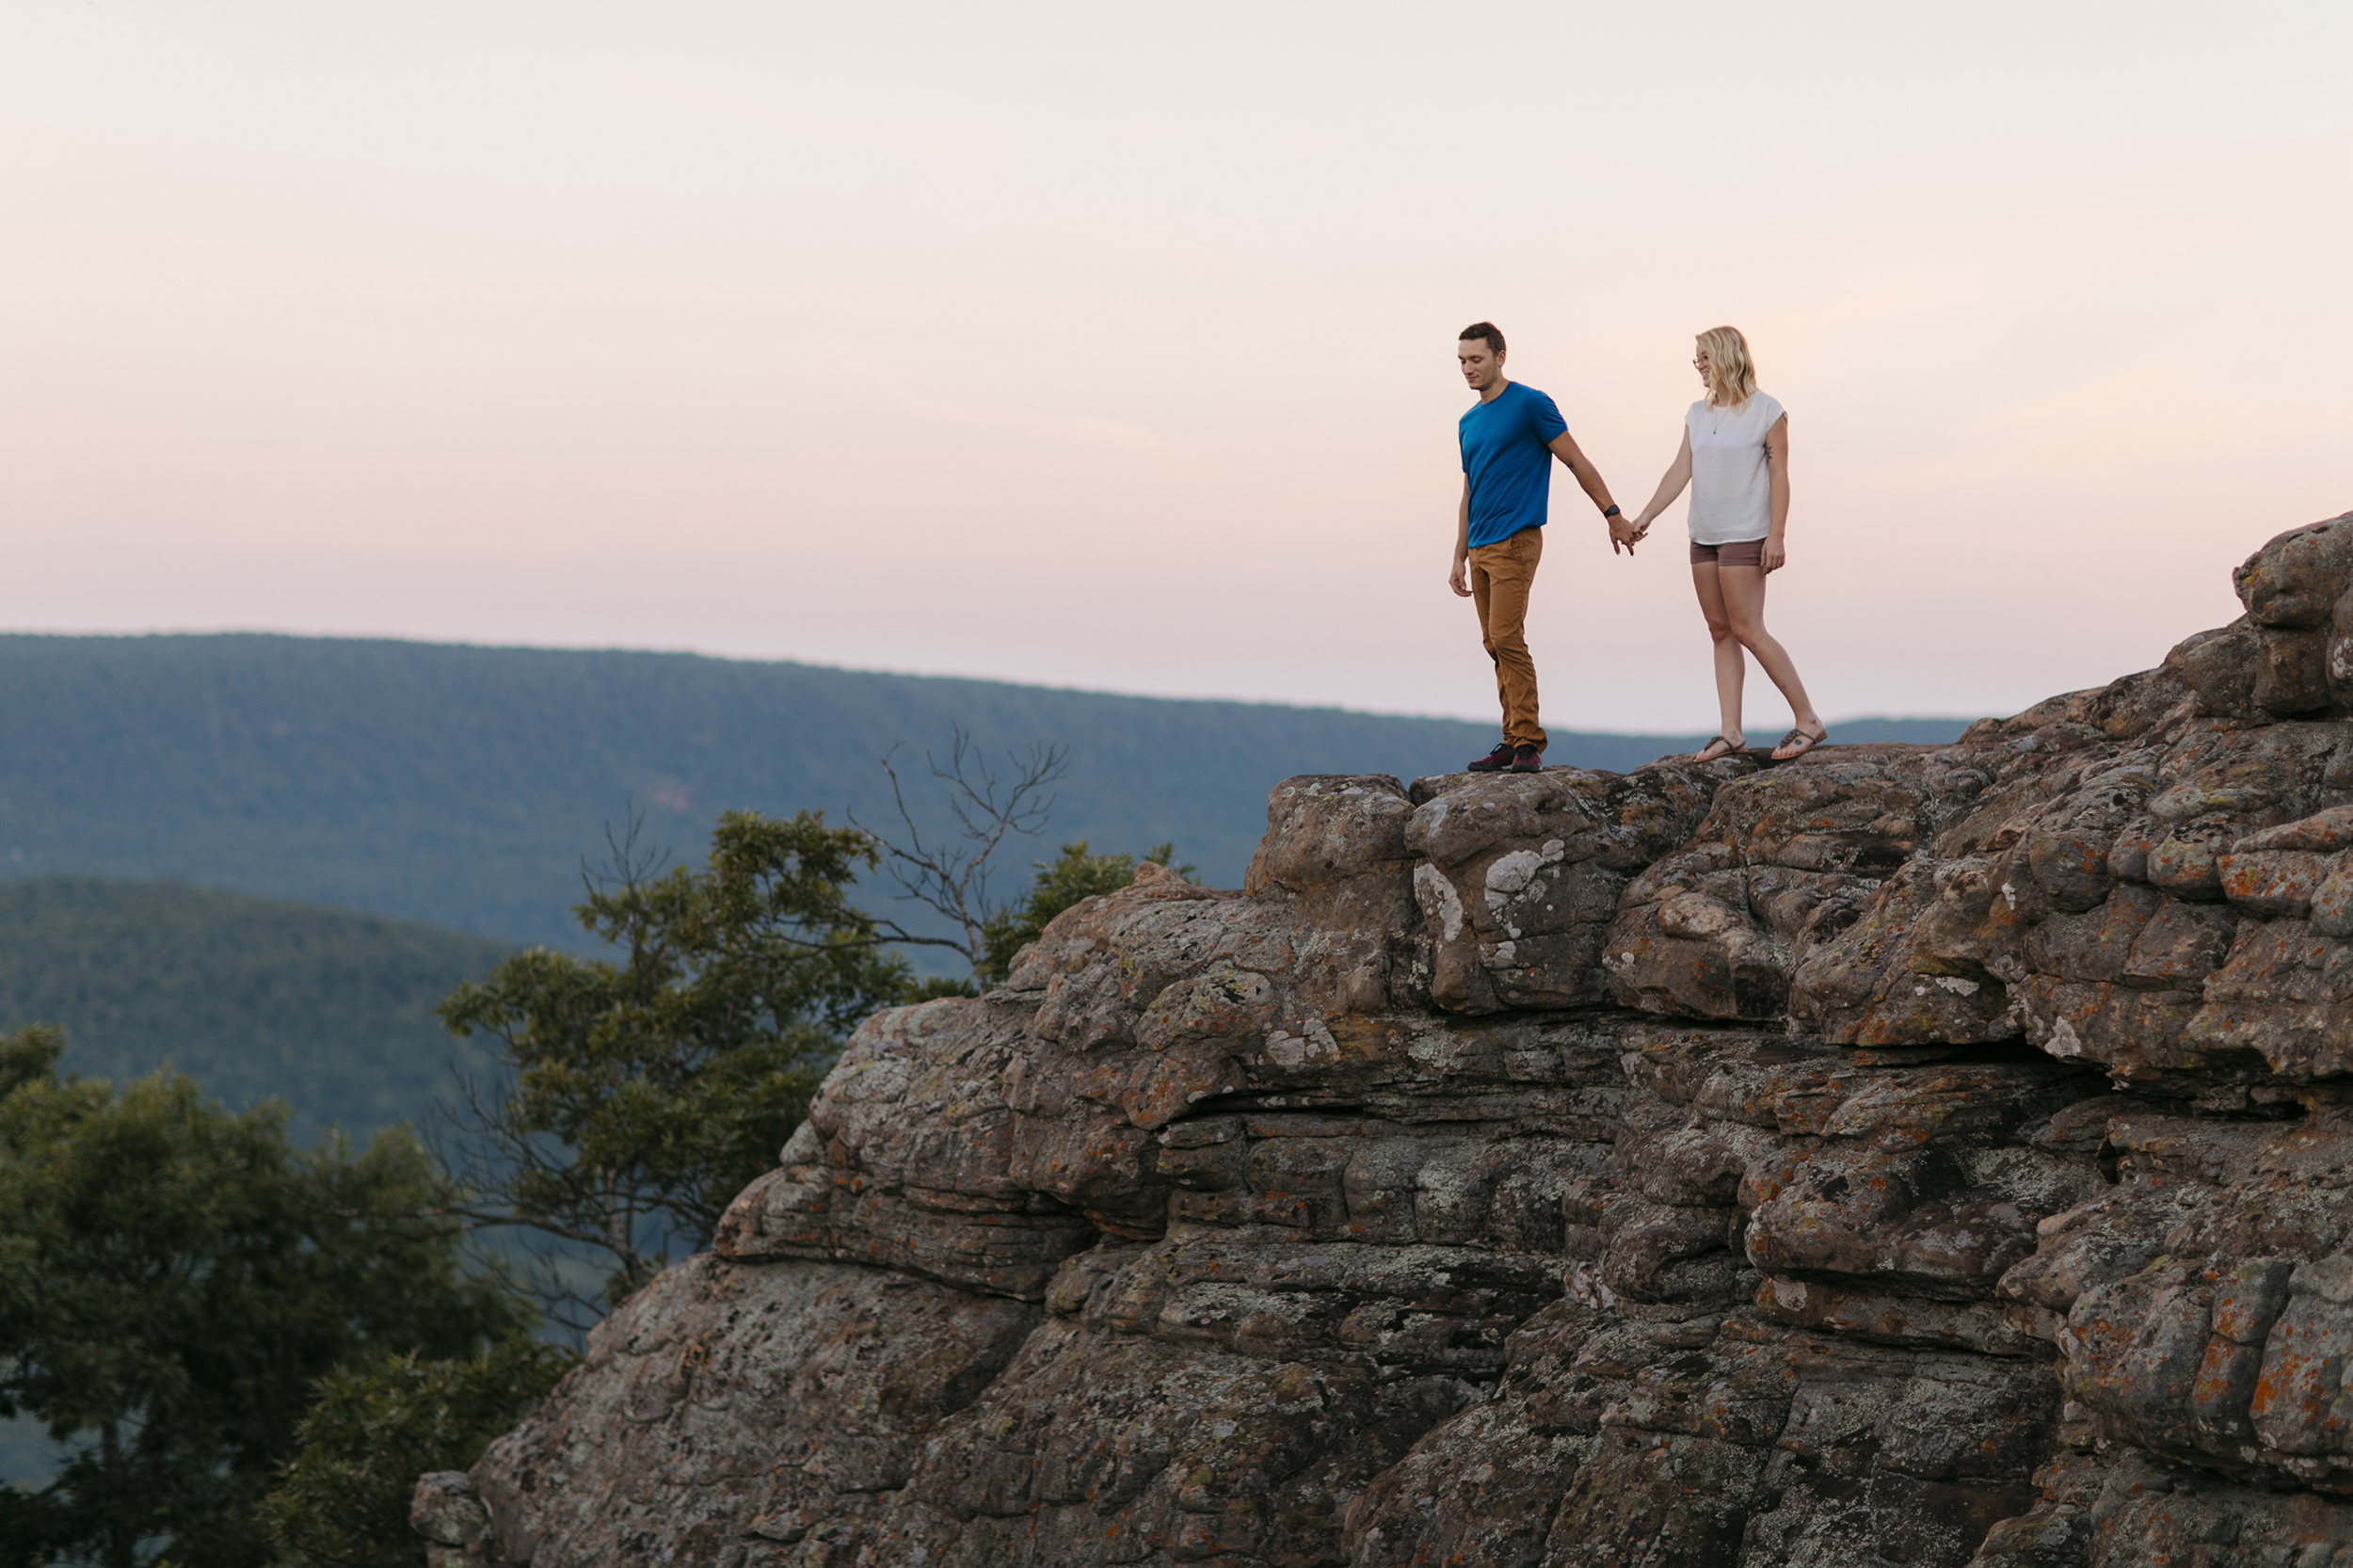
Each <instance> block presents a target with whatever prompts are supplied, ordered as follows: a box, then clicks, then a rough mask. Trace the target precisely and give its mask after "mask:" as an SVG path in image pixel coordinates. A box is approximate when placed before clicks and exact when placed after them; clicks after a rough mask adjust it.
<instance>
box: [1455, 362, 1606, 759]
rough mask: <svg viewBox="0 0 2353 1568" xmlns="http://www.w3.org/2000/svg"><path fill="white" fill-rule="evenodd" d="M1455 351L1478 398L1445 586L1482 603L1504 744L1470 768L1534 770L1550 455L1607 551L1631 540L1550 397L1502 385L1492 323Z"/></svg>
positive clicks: (1468, 423)
mask: <svg viewBox="0 0 2353 1568" xmlns="http://www.w3.org/2000/svg"><path fill="white" fill-rule="evenodd" d="M1455 353H1456V356H1457V358H1459V359H1460V360H1461V361H1462V366H1463V379H1464V380H1465V381H1467V382H1469V383H1470V389H1471V391H1473V392H1477V393H1478V394H1479V401H1478V402H1477V403H1475V404H1473V405H1471V408H1470V411H1469V412H1468V413H1465V415H1464V416H1463V424H1462V439H1463V504H1462V509H1461V513H1460V516H1459V518H1458V519H1457V521H1456V525H1455V530H1454V570H1453V573H1452V574H1451V576H1449V578H1448V584H1449V586H1450V587H1452V588H1453V590H1454V591H1455V592H1456V593H1457V594H1459V595H1461V596H1462V597H1463V598H1465V599H1467V600H1472V601H1473V602H1474V603H1475V604H1476V605H1477V606H1478V609H1479V630H1480V634H1481V642H1482V643H1483V645H1484V646H1485V648H1486V649H1487V657H1488V658H1490V659H1492V660H1494V661H1495V664H1496V693H1497V696H1499V697H1500V698H1501V699H1502V702H1503V741H1502V743H1501V744H1498V745H1497V747H1496V748H1495V749H1494V750H1493V751H1491V752H1489V753H1487V755H1486V756H1484V757H1482V758H1481V759H1480V760H1478V761H1476V762H1473V763H1471V764H1470V770H1471V772H1473V773H1500V772H1502V771H1504V770H1506V769H1509V770H1510V771H1511V772H1513V773H1534V772H1536V771H1537V770H1538V769H1540V768H1542V767H1543V766H1544V765H1545V730H1544V726H1542V725H1541V724H1539V723H1537V720H1536V661H1535V660H1533V659H1531V658H1529V653H1528V637H1527V633H1526V626H1527V621H1528V590H1529V587H1530V586H1531V585H1532V584H1534V583H1535V581H1536V563H1537V561H1538V559H1539V558H1541V557H1542V556H1543V554H1544V552H1545V536H1544V526H1545V504H1546V502H1547V501H1548V499H1549V498H1550V495H1551V490H1552V460H1553V458H1555V457H1558V458H1560V459H1561V461H1562V462H1564V463H1566V464H1568V465H1569V472H1571V473H1574V474H1576V475H1577V483H1578V484H1579V485H1582V486H1583V487H1584V488H1585V493H1586V494H1587V495H1589V496H1591V497H1593V504H1594V505H1596V506H1598V507H1600V508H1601V515H1602V519H1603V520H1604V521H1605V522H1607V523H1608V524H1609V549H1610V552H1611V553H1613V554H1614V553H1615V552H1617V551H1618V550H1619V549H1620V548H1621V547H1623V548H1624V549H1625V552H1626V553H1627V554H1628V555H1631V554H1633V553H1634V544H1635V537H1636V536H1635V533H1634V530H1633V528H1632V526H1631V525H1630V524H1628V522H1627V521H1626V520H1625V516H1624V515H1623V514H1621V513H1620V512H1619V510H1618V504H1617V503H1616V502H1614V501H1612V500H1610V499H1609V486H1607V485H1605V484H1603V483H1602V482H1601V474H1600V473H1599V472H1596V471H1595V469H1594V468H1593V464H1592V463H1590V462H1588V461H1587V460H1586V457H1585V454H1584V453H1582V452H1580V451H1578V450H1577V442H1576V440H1574V439H1573V438H1572V437H1571V436H1570V435H1569V426H1568V423H1567V422H1566V421H1565V420H1563V419H1562V418H1561V410H1560V408H1558V407H1556V406H1555V405H1554V403H1553V401H1552V399H1551V398H1549V397H1546V396H1545V394H1544V393H1543V392H1538V391H1537V390H1536V389H1535V388H1533V387H1524V386H1521V385H1519V384H1518V383H1516V382H1513V381H1510V380H1507V379H1505V377H1504V375H1503V334H1502V333H1501V332H1499V331H1497V329H1496V328H1495V324H1494V323H1492V322H1485V321H1481V322H1474V323H1473V324H1472V325H1470V326H1468V327H1465V328H1463V335H1462V338H1461V340H1460V341H1459V342H1458V343H1457V344H1455Z"/></svg>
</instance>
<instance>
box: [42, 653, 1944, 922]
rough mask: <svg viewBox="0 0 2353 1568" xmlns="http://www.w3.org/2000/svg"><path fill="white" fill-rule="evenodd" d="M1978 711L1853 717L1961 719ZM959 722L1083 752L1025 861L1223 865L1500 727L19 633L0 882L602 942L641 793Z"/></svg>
mask: <svg viewBox="0 0 2353 1568" xmlns="http://www.w3.org/2000/svg"><path fill="white" fill-rule="evenodd" d="M1964 723H1965V721H1963V720H1960V719H1894V720H1884V719H1882V720H1858V721H1849V722H1848V723H1845V724H1841V725H1839V726H1838V727H1837V729H1836V732H1837V737H1838V739H1840V740H1844V741H1863V740H1910V741H1943V740H1949V739H1951V738H1952V737H1953V736H1955V735H1958V734H1959V733H1960V731H1961V728H1962V727H1963V725H1964ZM958 724H960V725H962V726H963V727H964V728H965V729H966V730H967V731H968V732H969V733H970V734H971V735H972V736H974V737H975V738H976V739H977V740H979V741H980V742H982V743H983V744H985V745H986V746H987V747H988V748H989V750H990V751H991V752H992V753H993V754H998V755H1001V754H1002V753H1003V751H1004V750H1006V749H1007V748H1009V747H1026V746H1029V745H1032V744H1064V745H1066V746H1067V747H1068V748H1069V751H1070V774H1069V776H1068V778H1067V780H1066V781H1065V783H1064V785H1063V787H1062V789H1061V790H1060V792H1059V793H1060V803H1059V805H1058V807H1057V809H1056V810H1055V812H1054V816H1053V820H1052V822H1051V824H1049V826H1048V832H1047V835H1046V836H1045V838H1043V839H1041V840H1036V841H1033V842H1029V843H1024V844H1022V845H1020V846H1018V849H1017V853H1016V856H1015V857H1014V858H1015V861H1016V863H1015V864H1014V865H1013V866H1011V867H1009V868H1008V870H1009V872H1011V873H1012V874H1013V875H1014V876H1016V877H1018V876H1019V875H1021V874H1022V870H1023V867H1022V863H1023V862H1026V861H1027V860H1029V859H1031V858H1034V857H1038V856H1047V855H1050V854H1051V852H1052V848H1053V845H1054V843H1056V842H1059V841H1061V840H1070V839H1080V838H1084V839H1088V840H1092V841H1093V842H1094V843H1095V844H1096V847H1097V848H1121V849H1137V848H1142V847H1144V846H1146V845H1149V844H1152V843H1156V842H1159V841H1160V840H1175V842H1176V844H1177V849H1178V850H1179V852H1180V853H1181V854H1182V855H1183V856H1184V857H1185V858H1187V859H1189V860H1191V861H1193V863H1195V864H1196V865H1198V866H1199V867H1200V868H1201V871H1202V872H1203V874H1204V876H1205V877H1206V878H1207V879H1208V880H1209V881H1210V882H1212V883H1216V884H1222V885H1225V886H1236V885H1239V883H1240V881H1241V872H1242V868H1243V866H1244V864H1245V863H1246V862H1247V860H1248V858H1249V856H1250V852H1251V850H1252V848H1253V847H1254V846H1255V845H1256V843H1257V839H1258V835H1259V833H1260V832H1261V831H1262V830H1263V828H1264V826H1265V797H1266V790H1267V787H1268V786H1269V785H1270V784H1272V783H1273V781H1274V780H1276V779H1278V778H1281V777H1283V776H1286V775H1289V774H1294V773H1311V772H1312V773H1362V772H1376V773H1394V774H1397V775H1399V776H1403V777H1411V776H1415V775H1417V774H1423V773H1432V772H1437V771H1441V770H1446V769H1451V768H1456V767H1459V766H1461V764H1462V763H1463V762H1464V761H1465V760H1467V759H1468V758H1470V757H1473V756H1476V755H1478V754H1479V753H1481V752H1482V751H1484V750H1485V749H1486V747H1487V746H1488V744H1491V742H1492V740H1493V733H1494V732H1493V730H1492V729H1491V728H1488V727H1486V726H1482V725H1477V724H1470V723H1465V722H1461V721H1456V720H1449V719H1429V718H1406V717H1397V716H1389V715H1384V714H1375V713H1357V712H1344V711H1341V710H1337V709H1323V708H1290V707H1278V706H1273V705H1261V704H1253V703H1241V702H1205V701H1182V700H1173V699H1165V698H1154V697H1134V696H1101V695H1096V694H1092V693H1085V692H1073V691H1059V690H1052V689H1048V688H1044V687H1035V686H1018V685H1013V684H1009V683H1004V682H998V681H985V680H953V679H945V678H936V677H920V676H904V675H882V674H873V673H869V672H862V671H856V670H840V669H830V668H823V667H818V666H813V665H808V664H764V663H752V662H744V661H734V660H723V659H712V658H704V657H700V656H696V655H692V654H679V653H645V652H631V651H572V650H557V649H543V648H479V647H456V646H448V645H440V644H429V643H408V642H394V641H370V640H359V639H343V638H320V637H286V636H273V635H262V634H235V635H217V636H152V637H56V636H32V635H21V634H20V635H0V877H5V876H17V877H22V876H34V875H42V874H57V873H73V874H79V875H96V876H109V877H132V878H168V879H175V880H179V881H184V882H188V883H193V884H198V885H200V886H204V887H212V888H233V889H239V890H243V891H248V892H253V893H258V894H264V895H267V896H270V897H274V898H285V899H297V900H303V901H308V902H312V903H316V904H334V905H339V906H341V907H344V908H347V909H354V910H363V911H369V912H372V913H376V914H383V915H391V916H397V917H401V918H405V919H409V920H425V921H430V922H432V923H434V924H437V925H442V926H448V927H452V928H455V929H457V930H461V931H470V932H474V933H477V934H480V935H483V936H492V937H497V938H501V939H506V940H512V941H518V942H544V943H552V944H562V945H578V944H579V943H580V941H581V940H582V938H581V936H580V934H579V933H578V931H577V930H576V929H575V928H574V927H573V926H572V924H571V923H570V920H569V919H568V916H567V914H566V911H567V909H568V906H569V905H570V904H572V903H573V902H575V901H576V900H577V898H578V897H579V888H580V864H581V860H582V858H583V857H584V856H590V855H593V854H596V853H599V852H600V850H601V846H602V839H603V832H604V828H605V826H606V824H608V823H616V822H618V821H619V820H620V819H621V818H622V817H623V815H624V813H625V811H626V809H627V803H628V802H630V801H632V800H633V801H635V802H636V803H637V805H638V806H639V807H640V808H643V809H644V810H645V811H646V813H647V836H648V839H649V840H651V841H653V842H654V843H656V844H659V845H663V846H666V847H668V848H669V849H671V850H673V851H674V852H676V853H678V854H680V855H692V854H694V853H696V851H697V850H698V848H699V846H700V844H701V841H702V839H703V835H704V833H705V832H706V830H707V829H708V826H709V824H710V823H711V821H712V818H713V817H714V816H715V815H716V814H717V812H718V811H720V810H722V809H725V808H730V807H744V808H758V809H760V810H767V811H783V810H792V809H796V808H823V809H824V810H825V811H826V813H827V815H828V817H829V818H830V819H832V820H836V821H839V820H840V818H841V816H842V813H843V812H844V811H845V810H855V811H856V812H857V814H858V815H859V816H860V818H861V819H863V820H866V821H869V822H880V821H882V820H883V819H884V815H885V813H887V812H888V795H887V794H886V793H885V792H884V791H883V789H882V783H883V780H882V777H881V775H880V773H879V771H878V770H877V769H876V767H875V759H876V758H877V757H878V756H880V755H881V754H882V753H883V752H884V751H885V750H887V749H888V748H889V747H890V746H891V745H893V744H899V743H904V744H906V745H907V747H908V748H909V751H910V752H911V753H913V754H915V755H917V756H918V757H920V753H921V751H922V750H923V749H924V748H927V747H928V748H932V749H934V750H944V748H945V746H946V745H947V743H948V740H949V735H950V730H951V728H952V726H954V725H958ZM1702 739H1703V737H1701V736H1696V735H1672V736H1671V735H1650V736H1639V735H1609V734H1579V733H1561V732H1558V731H1556V732H1555V735H1554V739H1553V744H1552V749H1551V753H1550V760H1553V761H1556V762H1573V763H1576V764H1578V765H1580V766H1586V767H1603V768H1612V769H1625V768H1627V767H1632V766H1635V765H1637V764H1639V763H1641V762H1645V761H1649V760H1652V759H1654V758H1656V757H1658V756H1659V755H1661V754H1663V753H1665V752H1668V751H1672V750H1677V749H1686V748H1689V747H1693V746H1696V745H1697V744H1699V743H1700V741H1701V740H1702ZM903 755H906V754H904V753H903ZM1008 890H1010V889H1008ZM876 896H877V897H878V896H879V895H878V894H877V895H876Z"/></svg>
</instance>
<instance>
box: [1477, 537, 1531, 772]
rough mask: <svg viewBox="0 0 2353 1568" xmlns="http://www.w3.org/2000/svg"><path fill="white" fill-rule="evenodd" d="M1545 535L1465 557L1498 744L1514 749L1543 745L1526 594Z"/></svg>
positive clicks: (1516, 539) (1492, 546) (1504, 542)
mask: <svg viewBox="0 0 2353 1568" xmlns="http://www.w3.org/2000/svg"><path fill="white" fill-rule="evenodd" d="M1544 553H1545V531H1544V530H1543V529H1541V528H1523V529H1521V530H1520V531H1519V532H1518V533H1516V534H1514V535H1513V536H1511V537H1510V538H1508V539H1500V540H1497V542H1496V543H1494V544H1482V545H1481V546H1479V547H1478V548H1477V549H1475V550H1473V551H1472V552H1470V585H1471V603H1472V604H1474V605H1476V606H1477V607H1478V609H1479V630H1480V632H1481V637H1480V641H1481V645H1482V646H1484V647H1485V648H1486V649H1487V657H1488V658H1490V659H1493V660H1494V661H1495V662H1496V695H1497V696H1498V697H1500V698H1501V699H1502V701H1503V738H1504V739H1505V740H1507V741H1509V742H1511V743H1512V744H1513V745H1515V746H1517V745H1528V746H1534V747H1535V748H1536V749H1537V750H1539V751H1542V750H1543V749H1544V745H1545V730H1544V727H1543V726H1542V725H1540V724H1538V723H1537V722H1536V661H1535V660H1534V659H1532V658H1530V657H1529V653H1528V637H1527V635H1526V632H1525V628H1526V627H1527V624H1528V590H1529V588H1530V587H1532V586H1534V585H1535V582H1536V563H1537V562H1538V561H1540V560H1542V559H1543V558H1544Z"/></svg>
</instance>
